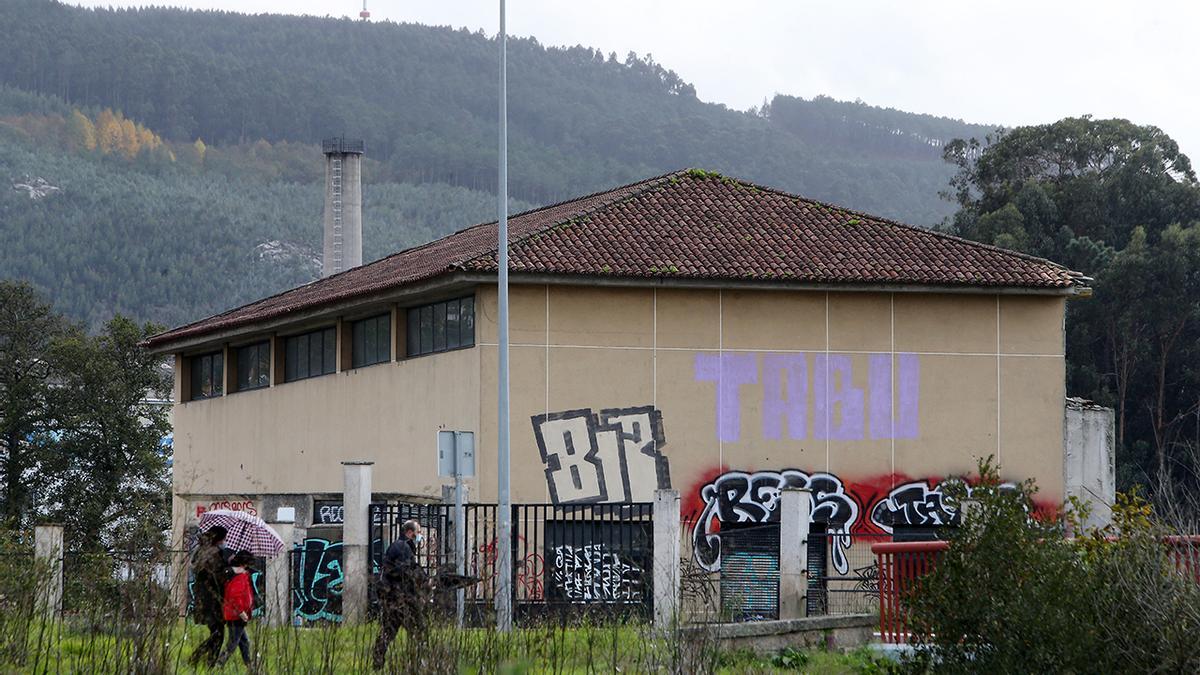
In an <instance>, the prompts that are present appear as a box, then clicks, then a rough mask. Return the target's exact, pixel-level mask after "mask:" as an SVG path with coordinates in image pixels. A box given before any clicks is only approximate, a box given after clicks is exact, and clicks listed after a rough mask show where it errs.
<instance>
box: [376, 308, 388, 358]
mask: <svg viewBox="0 0 1200 675" xmlns="http://www.w3.org/2000/svg"><path fill="white" fill-rule="evenodd" d="M375 326H376V330H375V332H376V337H375V340H376V344H377V345H378V346H379V352H378V353H377V354H376V357H377V358H376V360H375V362H376V363H383V362H384V361H390V360H391V359H392V315H391V314H384V315H383V316H381V317H379V318H378V319H376V324H375Z"/></svg>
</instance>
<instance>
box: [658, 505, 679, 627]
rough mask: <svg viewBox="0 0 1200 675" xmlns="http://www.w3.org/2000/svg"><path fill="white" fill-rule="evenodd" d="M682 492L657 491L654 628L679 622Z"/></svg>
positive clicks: (670, 625) (671, 625)
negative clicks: (680, 493)
mask: <svg viewBox="0 0 1200 675" xmlns="http://www.w3.org/2000/svg"><path fill="white" fill-rule="evenodd" d="M680 536H681V534H680V525H679V491H678V490H655V491H654V582H653V583H654V628H655V629H656V630H658V631H667V630H670V629H671V628H672V627H673V626H675V625H676V624H677V623H678V622H679V542H680Z"/></svg>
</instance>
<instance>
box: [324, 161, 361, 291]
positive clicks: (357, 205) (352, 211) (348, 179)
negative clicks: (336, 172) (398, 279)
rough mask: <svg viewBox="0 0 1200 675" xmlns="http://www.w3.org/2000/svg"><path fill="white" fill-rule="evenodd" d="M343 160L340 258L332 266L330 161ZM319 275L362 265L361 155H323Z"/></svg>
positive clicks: (331, 171)
mask: <svg viewBox="0 0 1200 675" xmlns="http://www.w3.org/2000/svg"><path fill="white" fill-rule="evenodd" d="M334 159H340V160H342V185H341V192H342V195H341V201H342V233H341V234H342V256H341V264H340V265H336V264H335V263H334V259H335V256H334V233H333V218H334V213H333V194H332V193H333V183H332V177H333V160H334ZM323 223H324V228H325V229H324V236H323V244H324V246H323V248H322V250H323V258H322V262H321V276H322V277H327V276H329V275H330V274H335V273H337V272H344V271H346V270H348V269H350V268H352V267H358V266H359V265H362V155H361V154H358V153H337V154H331V155H326V156H325V211H324V218H323Z"/></svg>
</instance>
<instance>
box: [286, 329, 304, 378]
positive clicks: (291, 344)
mask: <svg viewBox="0 0 1200 675" xmlns="http://www.w3.org/2000/svg"><path fill="white" fill-rule="evenodd" d="M284 344H285V346H284V350H283V379H284V381H285V382H291V381H292V380H294V379H296V378H298V377H300V371H299V369H298V368H297V364H298V362H299V360H300V352H299V349H300V340H299V338H288V339H287V340H285V341H284Z"/></svg>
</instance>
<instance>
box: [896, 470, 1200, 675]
mask: <svg viewBox="0 0 1200 675" xmlns="http://www.w3.org/2000/svg"><path fill="white" fill-rule="evenodd" d="M1033 492H1034V486H1033V484H1032V483H1031V482H1025V483H1023V484H1021V485H1019V486H1017V487H1016V488H1015V489H1013V488H1009V487H1003V488H1002V487H1001V483H1000V480H999V478H998V476H997V473H996V470H995V467H994V466H992V465H991V464H990V462H985V463H983V464H982V465H981V467H980V482H979V484H978V485H977V486H975V487H974V488H973V489H972V491H971V495H970V499H971V500H973V503H972V505H971V506H970V507H969V508H968V510H967V512H966V513H967V515H966V517H965V519H964V523H963V524H962V526H961V527H960V528H958V530H957V531H955V532H954V533H953V535H952V536H951V538H950V546H949V548H948V549H947V550H946V551H945V552H944V553H943V554H942V555H941V557H940V559H939V560H938V562H937V565H936V566H935V569H934V572H933V573H932V574H931V575H929V576H928V577H926V578H925V579H923V580H922V581H921V583H920V585H919V587H918V591H917V592H916V594H915V595H914V596H913V597H912V598H910V611H911V625H912V629H913V639H912V642H913V644H914V645H915V646H916V647H917V651H916V658H915V659H914V660H913V661H912V662H910V663H908V664H907V665H908V666H909V667H910V668H911V669H913V670H914V671H918V672H919V671H925V670H932V671H934V672H947V673H956V672H960V673H980V672H986V673H1029V672H1045V673H1049V672H1055V673H1087V672H1097V670H1102V671H1104V672H1114V673H1125V672H1129V673H1133V672H1138V673H1144V672H1196V671H1197V670H1198V669H1200V643H1197V641H1196V640H1195V635H1196V634H1197V631H1200V579H1197V577H1196V569H1197V568H1196V567H1195V566H1194V564H1195V561H1196V560H1197V556H1200V544H1190V543H1187V542H1186V541H1184V542H1181V541H1178V540H1172V539H1168V538H1167V537H1168V536H1169V535H1172V534H1175V533H1177V532H1178V531H1179V530H1178V524H1175V526H1174V527H1168V526H1166V525H1165V524H1164V523H1162V522H1161V521H1158V520H1155V518H1154V517H1153V512H1152V509H1151V508H1150V506H1149V505H1148V504H1147V503H1146V502H1145V501H1144V500H1143V499H1141V498H1140V497H1139V496H1137V495H1136V494H1125V495H1122V496H1121V497H1120V498H1119V499H1118V501H1117V504H1116V506H1115V508H1114V511H1113V516H1114V518H1113V524H1112V525H1110V526H1107V527H1104V528H1101V529H1094V530H1091V531H1087V532H1082V531H1080V529H1079V522H1080V521H1081V516H1083V515H1085V514H1084V513H1083V512H1082V510H1081V507H1080V506H1079V504H1078V503H1075V504H1073V506H1072V509H1071V510H1069V511H1068V512H1067V513H1066V515H1065V517H1064V518H1063V519H1061V520H1045V519H1038V518H1031V517H1030V514H1032V513H1034V511H1033V503H1032V501H1031V499H1030V498H1031V496H1032V494H1033ZM955 498H957V499H965V498H966V495H965V494H960V495H957V496H956V497H955ZM1068 531H1072V532H1075V533H1076V534H1077V535H1078V536H1076V537H1074V538H1071V537H1067V536H1066V534H1067V532H1068ZM1189 559H1190V560H1191V561H1192V563H1191V564H1192V566H1189V565H1188V564H1187V563H1186V562H1182V563H1181V561H1187V560H1189Z"/></svg>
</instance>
